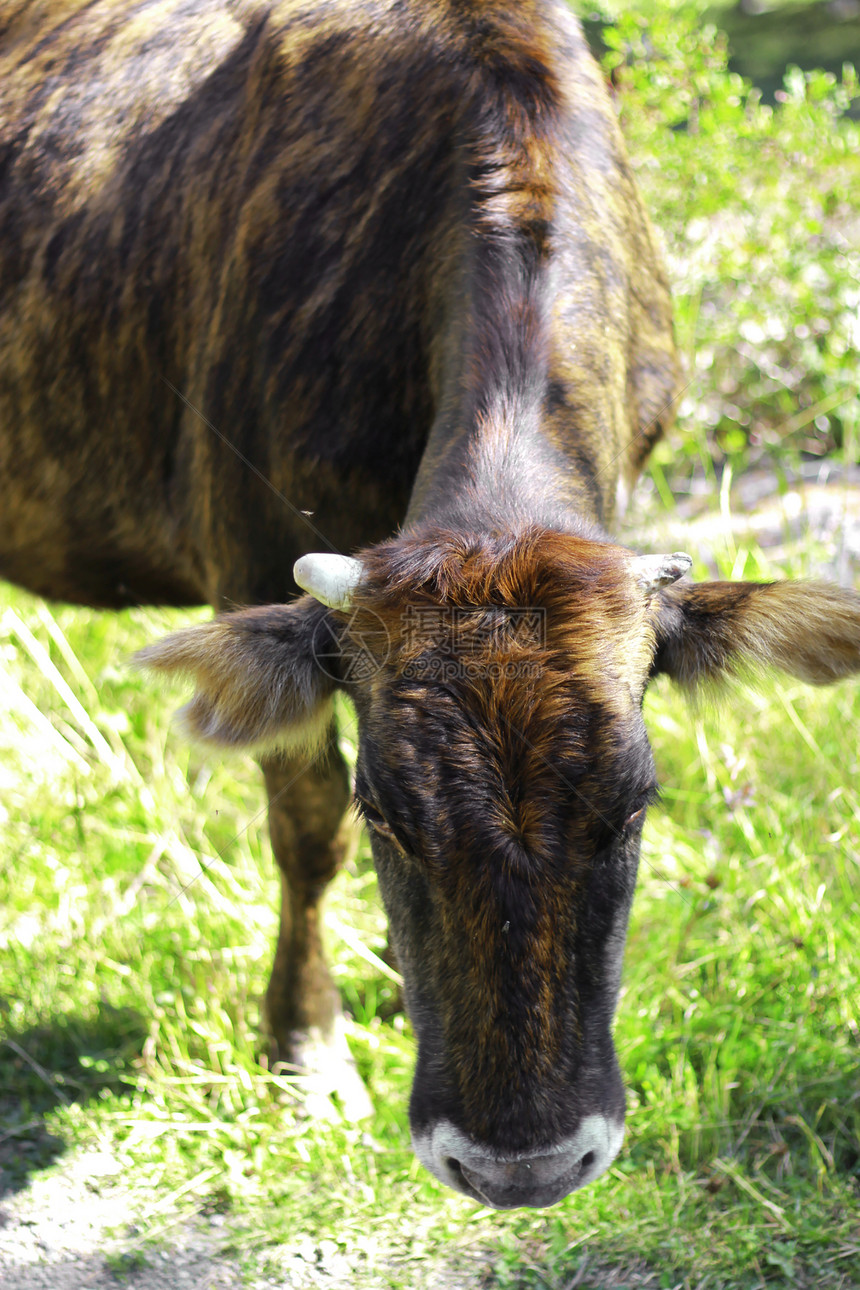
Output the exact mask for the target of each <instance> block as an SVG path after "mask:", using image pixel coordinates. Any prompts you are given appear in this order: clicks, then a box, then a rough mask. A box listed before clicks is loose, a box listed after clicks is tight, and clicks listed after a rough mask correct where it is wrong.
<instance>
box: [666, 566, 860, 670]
mask: <svg viewBox="0 0 860 1290" xmlns="http://www.w3.org/2000/svg"><path fill="white" fill-rule="evenodd" d="M658 596H659V599H658V604H657V606H656V607H657V616H656V623H655V627H656V633H657V652H656V655H655V659H654V666H653V669H652V674H653V675H657V674H659V673H661V672H664V673H666V674H667V675H668V676H671V677H672V678H673V680H675V681H677V682H678V683H679V684H681V685H683V686H685V687H688V688H696V687H698V686H701V685H707V684H708V683H713V682H719V681H720V680H722V679H723V678H725V677H726V676H731V675H739V674H740V675H743V674H748V673H749V672H755V671H761V670H762V669H765V668H777V669H779V670H780V671H782V672H787V673H788V674H789V675H790V676H796V677H799V678H800V679H801V680H803V681H808V682H811V683H812V684H813V685H827V684H829V683H830V682H832V681H838V680H839V679H840V678H841V677H844V676H849V675H850V674H851V673H852V672H860V596H857V595H856V594H855V593H854V592H853V591H846V590H843V589H842V588H841V587H836V586H831V585H829V584H828V583H821V582H772V583H754V582H705V583H698V584H696V583H679V584H678V585H675V586H670V587H665V588H664V589H663V590H662V591H660V592H659V593H658Z"/></svg>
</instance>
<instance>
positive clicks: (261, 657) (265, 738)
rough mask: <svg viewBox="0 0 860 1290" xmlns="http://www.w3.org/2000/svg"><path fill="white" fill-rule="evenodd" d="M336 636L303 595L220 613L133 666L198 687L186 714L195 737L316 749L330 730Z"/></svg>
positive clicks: (150, 650)
mask: <svg viewBox="0 0 860 1290" xmlns="http://www.w3.org/2000/svg"><path fill="white" fill-rule="evenodd" d="M336 631H337V628H336V626H335V625H334V623H333V622H332V620H331V618H330V617H329V613H328V610H327V609H326V608H325V607H324V606H323V605H320V604H318V603H317V602H316V601H315V600H313V599H311V597H310V596H303V597H302V598H301V599H300V600H297V601H295V602H294V603H293V604H291V605H264V606H262V607H260V608H256V609H244V610H240V611H238V612H237V613H232V614H221V615H219V617H217V618H214V619H213V620H212V622H210V623H203V624H202V625H201V626H199V627H190V628H188V629H187V630H185V631H180V632H176V633H175V634H174V635H172V636H166V637H165V638H164V639H163V640H160V641H156V642H155V644H153V645H148V646H147V647H146V648H145V649H143V650H141V651H140V653H139V654H137V655H136V658H135V662H136V663H138V664H139V665H141V666H143V667H150V668H155V669H156V670H157V671H160V672H172V673H176V674H178V675H180V676H188V677H190V678H191V679H192V680H193V681H194V682H195V684H196V690H195V693H194V697H193V698H192V699H191V702H190V703H188V704H186V706H185V707H184V708H183V709H182V710H181V712H180V718H181V720H182V722H183V724H184V726H185V729H186V731H187V733H188V734H189V735H190V736H191V737H192V738H193V739H199V740H203V741H205V742H207V743H211V744H217V745H219V746H221V747H226V748H255V749H258V750H260V751H263V750H268V749H275V748H280V749H283V750H285V751H300V750H306V751H312V750H313V749H315V748H316V747H318V746H319V745H320V743H322V741H323V739H324V738H325V737H326V736H327V733H328V730H329V728H330V725H331V719H332V701H333V694H334V690H335V688H336V685H337V680H336V676H335V674H334V673H333V672H332V671H331V670H328V669H330V668H331V667H332V662H331V660H332V659H334V658H336V656H337V648H336Z"/></svg>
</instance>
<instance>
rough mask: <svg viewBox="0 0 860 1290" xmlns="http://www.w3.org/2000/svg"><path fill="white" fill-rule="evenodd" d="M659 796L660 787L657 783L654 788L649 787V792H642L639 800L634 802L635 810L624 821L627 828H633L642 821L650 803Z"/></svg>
mask: <svg viewBox="0 0 860 1290" xmlns="http://www.w3.org/2000/svg"><path fill="white" fill-rule="evenodd" d="M658 796H659V789H658V788H657V785H656V784H655V785H654V787H653V788H649V790H648V792H647V793H643V794H642V796H641V797H640V798H639V800H638V802H635V803H634V806H633V810H632V811H631V812H630V814H629V815H628V816H627V819H626V820H625V821H624V828H625V830H626V829H632V828H633V826H634V825H636V824H639V823H641V820H642V817H643V816H644V814H645V812H646V811H647V810H648V807H649V805H650V804H651V802H653V801H654V799H655V798H656V797H658Z"/></svg>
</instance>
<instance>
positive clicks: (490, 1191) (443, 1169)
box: [413, 1115, 624, 1209]
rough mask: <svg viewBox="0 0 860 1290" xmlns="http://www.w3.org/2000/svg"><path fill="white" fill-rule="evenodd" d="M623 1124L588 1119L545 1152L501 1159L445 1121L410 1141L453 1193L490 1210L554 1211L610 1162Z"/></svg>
mask: <svg viewBox="0 0 860 1290" xmlns="http://www.w3.org/2000/svg"><path fill="white" fill-rule="evenodd" d="M623 1137H624V1125H623V1122H621V1123H618V1122H616V1121H614V1120H611V1119H609V1118H607V1117H606V1116H604V1115H588V1116H586V1117H585V1119H584V1120H583V1121H582V1122H581V1124H580V1126H579V1128H578V1129H577V1131H576V1133H574V1134H572V1135H571V1136H570V1137H569V1138H566V1139H564V1141H562V1142H560V1143H558V1144H557V1145H556V1146H555V1147H553V1148H552V1149H551V1150H549V1151H543V1152H534V1153H533V1154H532V1153H527V1152H518V1153H517V1154H515V1155H511V1156H505V1155H502V1154H500V1153H498V1152H493V1151H490V1150H489V1149H488V1148H487V1147H482V1146H481V1145H480V1144H479V1143H476V1142H474V1141H472V1139H471V1138H468V1137H467V1136H466V1135H465V1134H464V1133H462V1132H461V1130H459V1129H458V1128H456V1127H455V1126H454V1125H453V1124H451V1123H450V1122H449V1121H441V1122H440V1123H438V1124H436V1125H434V1127H433V1129H432V1130H430V1132H428V1133H422V1134H420V1135H415V1136H414V1137H413V1148H414V1151H415V1154H416V1156H417V1157H418V1159H419V1160H420V1161H421V1163H422V1164H423V1165H424V1166H425V1168H427V1169H429V1170H430V1172H431V1173H432V1174H435V1176H436V1177H437V1178H438V1179H439V1180H440V1181H441V1182H444V1183H447V1185H448V1186H449V1187H453V1188H454V1190H455V1191H460V1192H464V1193H465V1194H466V1195H467V1196H471V1197H472V1198H473V1199H474V1200H477V1201H480V1202H481V1203H482V1204H484V1205H490V1206H491V1207H492V1208H493V1209H517V1208H519V1207H521V1206H527V1207H529V1208H532V1209H543V1208H545V1207H546V1206H547V1205H554V1204H555V1203H556V1202H557V1201H559V1200H562V1199H563V1198H564V1197H565V1196H567V1195H568V1194H569V1193H570V1192H572V1191H576V1189H577V1188H578V1187H584V1186H585V1184H586V1183H590V1182H593V1181H594V1179H595V1178H598V1177H599V1176H600V1175H601V1174H602V1173H603V1172H604V1170H605V1169H607V1168H608V1167H609V1165H610V1164H611V1163H612V1161H613V1160H614V1159H615V1157H616V1155H617V1154H618V1151H619V1149H620V1147H621V1142H622V1139H623Z"/></svg>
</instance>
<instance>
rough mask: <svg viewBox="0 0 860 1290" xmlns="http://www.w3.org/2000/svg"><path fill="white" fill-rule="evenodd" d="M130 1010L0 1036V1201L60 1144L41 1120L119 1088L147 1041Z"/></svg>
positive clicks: (60, 1149) (105, 1011) (103, 1011)
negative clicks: (54, 1112)
mask: <svg viewBox="0 0 860 1290" xmlns="http://www.w3.org/2000/svg"><path fill="white" fill-rule="evenodd" d="M146 1033H147V1027H146V1021H145V1019H144V1018H143V1017H142V1016H141V1015H140V1014H139V1013H137V1012H135V1011H134V1009H132V1008H111V1007H110V1006H108V1005H102V1006H101V1008H100V1009H99V1011H98V1012H97V1013H96V1014H95V1016H87V1017H80V1016H76V1015H74V1014H73V1015H67V1016H62V1017H57V1018H56V1019H55V1020H53V1021H52V1022H50V1023H49V1024H46V1025H43V1026H33V1027H31V1028H30V1029H28V1030H22V1031H18V1032H15V1031H11V1030H0V1197H3V1196H7V1195H9V1194H10V1193H11V1192H15V1191H20V1190H21V1188H23V1187H24V1186H26V1183H27V1179H28V1177H29V1175H30V1174H32V1173H35V1172H38V1171H39V1170H41V1169H45V1168H47V1166H48V1165H50V1164H52V1163H53V1161H54V1160H55V1159H56V1158H57V1156H59V1155H62V1153H63V1152H64V1151H65V1149H66V1145H67V1144H66V1143H65V1142H64V1141H63V1140H62V1139H61V1138H58V1137H57V1136H56V1134H54V1133H51V1132H50V1130H49V1129H48V1127H47V1125H46V1123H45V1121H46V1118H47V1116H48V1115H49V1114H50V1113H51V1112H52V1111H53V1110H54V1109H55V1108H56V1107H57V1106H58V1105H64V1106H69V1105H71V1104H72V1103H85V1102H88V1101H90V1100H91V1099H92V1098H94V1097H98V1096H99V1094H100V1093H101V1091H102V1090H103V1089H110V1090H112V1091H117V1090H119V1089H121V1088H123V1087H124V1083H125V1082H124V1080H123V1078H122V1077H123V1075H124V1074H125V1073H126V1072H128V1071H130V1070H131V1064H132V1062H133V1060H134V1058H135V1057H138V1056H139V1055H140V1053H141V1050H142V1048H143V1044H144V1040H145V1039H146Z"/></svg>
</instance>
